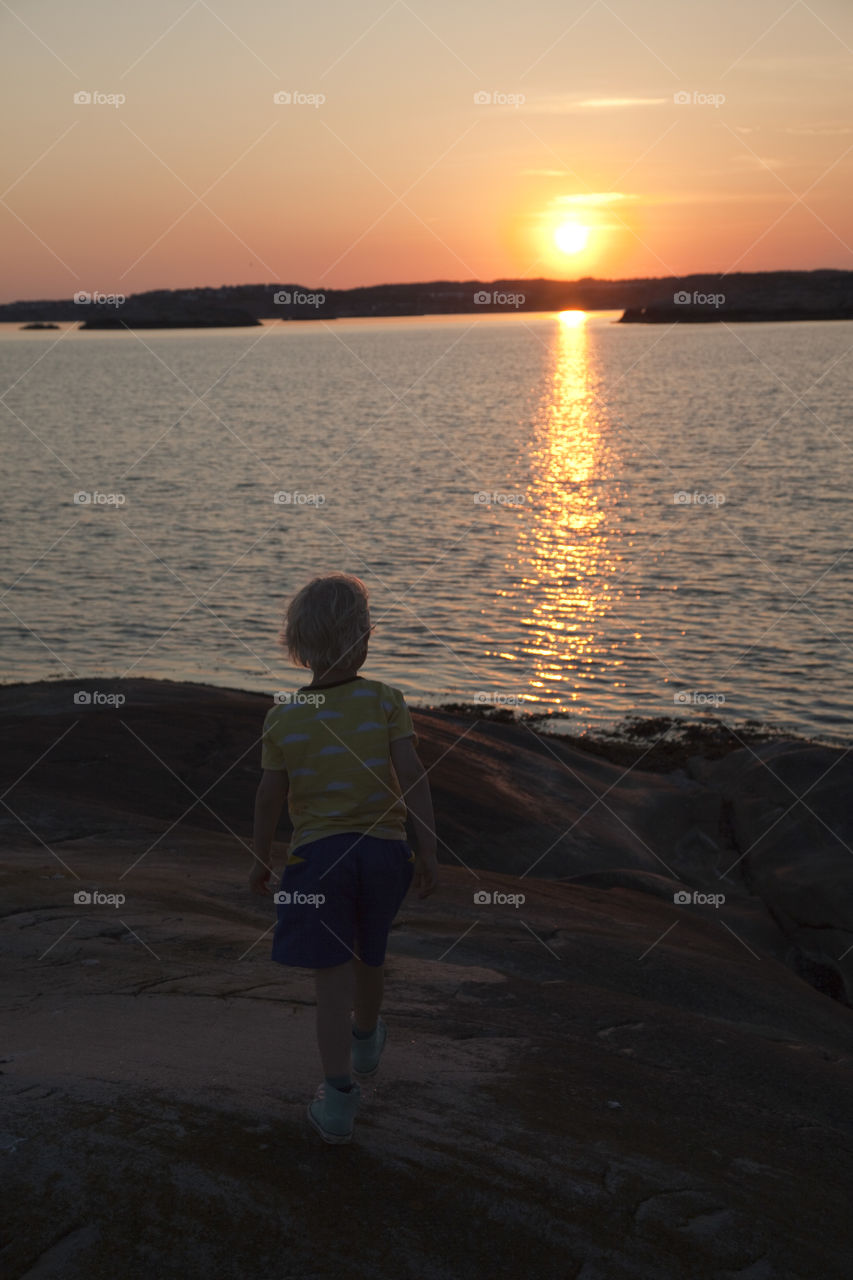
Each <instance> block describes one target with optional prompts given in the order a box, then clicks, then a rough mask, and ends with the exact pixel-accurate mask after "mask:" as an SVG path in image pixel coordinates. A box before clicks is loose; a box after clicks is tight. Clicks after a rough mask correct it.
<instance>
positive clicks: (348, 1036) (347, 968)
mask: <svg viewBox="0 0 853 1280" xmlns="http://www.w3.org/2000/svg"><path fill="white" fill-rule="evenodd" d="M314 983H315V989H316V992H317V1044H318V1046H319V1049H320V1060H321V1061H322V1063H323V1071H324V1073H325V1074H326V1075H327V1076H329V1077H338V1076H349V1074H350V1054H351V1053H352V1024H351V1022H350V1010H351V1009H352V1002H353V987H354V974H353V961H352V960H347V961H346V963H345V964H336V965H333V966H332V968H331V969H315V970H314Z"/></svg>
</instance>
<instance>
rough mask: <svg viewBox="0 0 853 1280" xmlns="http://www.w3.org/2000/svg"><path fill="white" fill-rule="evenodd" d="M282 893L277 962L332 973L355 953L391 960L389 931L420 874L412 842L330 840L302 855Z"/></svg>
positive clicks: (355, 835) (349, 835)
mask: <svg viewBox="0 0 853 1280" xmlns="http://www.w3.org/2000/svg"><path fill="white" fill-rule="evenodd" d="M294 852H295V856H296V857H297V858H302V859H303V861H302V862H293V863H289V864H288V865H287V866H286V867H285V868H284V871H283V873H282V877H281V883H280V884H279V889H278V893H277V894H276V898H275V902H276V914H277V916H278V922H277V924H276V927H275V933H274V934H273V943H272V958H273V960H276V961H277V962H278V963H279V964H289V965H295V966H296V967H297V968H300V969H329V968H331V967H332V966H333V965H338V964H344V963H345V962H346V961H347V960H351V959H352V957H353V955H354V954H357V955H358V957H359V958H360V959H361V960H363V961H364V963H365V964H369V965H374V966H379V965H381V964H382V963H383V962H384V960H385V949H386V947H387V945H388V933H389V931H390V929H391V922H392V921H393V919H394V917H395V915H396V914H397V912H398V910H399V908H400V904H401V903H402V901H403V899H404V898H405V896H406V894H407V893H408V891H409V886H410V884H411V883H412V877H413V875H414V866H413V863H414V860H415V855H414V854H413V853H412V850H411V848H410V847H409V845H408V843H407V841H405V840H382V839H380V838H379V837H378V836H369V835H364V834H362V833H361V832H358V831H354V832H345V833H343V834H342V835H335V836H325V837H324V838H323V839H321V840H313V841H312V842H311V843H310V844H303V845H300V846H299V848H298V849H296V850H295V851H294Z"/></svg>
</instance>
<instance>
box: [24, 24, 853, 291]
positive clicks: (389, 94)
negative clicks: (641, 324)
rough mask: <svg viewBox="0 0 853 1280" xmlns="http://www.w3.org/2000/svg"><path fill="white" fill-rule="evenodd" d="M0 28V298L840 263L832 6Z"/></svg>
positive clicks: (849, 228)
mask: <svg viewBox="0 0 853 1280" xmlns="http://www.w3.org/2000/svg"><path fill="white" fill-rule="evenodd" d="M0 30H2V35H3V41H2V43H3V48H4V54H3V60H4V67H3V77H2V90H1V91H2V94H3V96H4V97H5V102H4V116H5V119H6V120H7V121H9V120H14V122H15V127H14V129H13V130H12V131H11V133H12V136H11V138H10V139H9V140H8V141H7V145H6V147H5V150H4V157H3V161H2V189H3V193H4V194H3V197H2V200H3V202H2V204H0V219H2V245H3V247H2V265H3V272H2V293H0V300H2V301H10V300H13V299H17V298H57V297H70V296H71V295H72V294H73V293H74V292H75V291H77V290H79V289H84V290H95V289H98V290H101V291H103V292H122V293H125V294H128V293H133V292H138V291H139V290H143V289H152V288H164V287H166V288H177V287H182V286H192V285H219V284H236V283H246V282H255V283H256V282H264V281H270V282H271V281H283V282H298V283H301V284H304V285H306V286H309V287H310V286H316V287H323V286H327V287H339V288H345V287H348V286H353V285H359V284H375V283H381V282H389V281H411V280H432V279H458V280H467V279H472V278H477V279H482V280H491V279H495V278H498V277H515V276H521V277H524V276H552V277H558V278H559V277H562V278H566V279H576V278H578V277H580V276H585V275H595V276H605V277H611V278H612V277H621V276H661V275H679V274H688V273H690V272H694V271H714V272H717V271H718V272H721V273H722V272H727V271H733V270H739V271H749V270H753V271H756V270H773V269H777V268H784V267H789V268H803V269H808V268H813V267H822V266H823V267H844V268H853V218H851V214H850V208H851V200H850V192H851V190H853V123H851V122H853V111H851V96H853V95H851V86H853V4H850V3H849V0H810V3H809V4H808V5H806V4H805V3H801V2H800V0H795V2H794V3H793V4H789V3H782V2H781V0H780V2H779V3H770V2H769V0H754V2H753V0H750V3H749V4H744V3H742V0H736V2H735V0H719V2H718V3H713V4H712V3H698V2H696V0H690V2H685V0H643V2H642V3H641V2H640V0H630V2H629V0H607V2H605V0H585V2H584V3H578V4H572V3H566V2H565V0H530V3H526V4H521V3H519V0H512V2H511V3H510V2H508V0H469V3H467V4H464V5H462V4H459V3H458V2H457V0H376V2H375V3H374V2H373V0H367V2H365V3H361V2H360V3H358V4H353V3H351V0H348V2H344V0H322V3H316V4H308V3H292V2H288V3H281V0H252V3H249V4H246V3H245V0H241V2H240V3H237V0H210V3H207V0H146V3H145V4H144V5H133V6H132V5H129V4H119V3H116V0H97V2H96V0H79V2H78V3H75V4H68V3H67V0H29V3H24V2H23V0H10V4H9V5H8V6H4V7H3V8H2V9H0ZM81 93H82V94H89V95H95V94H100V95H103V96H105V97H112V99H113V100H112V101H92V102H88V103H86V102H75V100H74V99H75V95H79V94H81ZM276 94H285V95H287V94H289V95H290V96H291V101H290V102H286V101H284V102H276V101H275V95H276ZM122 95H123V98H124V101H118V103H117V104H116V101H115V100H116V99H117V98H120V97H121V96H122ZM477 95H479V96H480V99H481V100H480V101H478V100H477ZM678 95H681V97H682V98H686V99H687V100H686V101H683V100H678ZM484 97H485V99H486V100H485V101H483V100H482V99H483V98H484ZM294 99H298V100H294ZM565 224H569V226H570V227H571V226H573V227H575V228H577V227H580V228H582V229H586V236H587V239H586V246H585V247H584V248H581V249H579V250H578V249H575V250H574V251H571V252H564V251H562V250H560V249H559V248H558V247H557V245H556V244H555V242H554V233H555V231H556V230H557V229H558V228H559V227H561V226H564V225H565ZM582 238H583V234H582V233H578V232H576V231H575V232H569V233H568V234H567V237H566V239H567V241H568V242H569V245H570V248H571V246H572V244H573V243H575V242H577V241H578V240H579V239H582Z"/></svg>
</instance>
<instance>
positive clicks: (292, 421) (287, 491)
mask: <svg viewBox="0 0 853 1280" xmlns="http://www.w3.org/2000/svg"><path fill="white" fill-rule="evenodd" d="M619 315H620V313H619V312H590V313H583V312H561V313H539V314H522V313H519V312H515V311H510V312H509V313H508V314H489V315H483V314H473V315H461V316H447V317H445V316H418V317H406V318H394V319H382V318H371V319H340V320H335V321H325V320H323V321H320V320H314V321H288V322H281V321H270V322H265V323H264V324H263V325H262V326H261V327H260V328H248V329H223V330H213V331H200V330H192V331H189V330H188V331H178V330H169V331H166V330H161V331H140V332H130V331H119V332H103V331H93V332H83V331H81V330H80V329H79V326H77V325H73V324H72V325H61V326H60V328H59V329H58V330H56V331H46V332H32V331H24V330H22V329H20V328H19V327H17V326H16V325H9V324H4V325H0V382H2V389H3V394H2V406H3V412H2V419H0V420H2V433H3V456H4V461H5V465H6V475H7V480H6V488H5V495H4V497H5V501H4V503H3V514H2V525H0V531H1V535H2V551H3V555H2V562H3V566H4V570H3V578H4V579H5V581H4V582H3V585H2V602H3V605H4V608H3V610H2V611H0V628H2V633H3V634H2V642H3V655H4V657H3V666H2V680H3V682H4V683H6V684H10V683H17V682H21V681H34V680H50V679H72V680H74V679H81V680H82V679H86V680H92V679H95V680H97V681H99V682H100V683H101V684H102V686H103V690H104V691H105V692H109V691H117V690H120V689H121V687H122V682H123V681H126V680H129V679H132V678H138V677H143V676H144V677H154V678H165V679H170V680H185V681H194V682H201V683H209V684H213V685H217V686H223V687H228V688H238V689H248V690H256V691H260V692H265V693H269V694H270V695H273V694H275V693H277V692H282V691H284V692H286V691H292V690H295V689H297V688H298V687H299V685H301V684H304V683H307V682H308V680H309V679H310V676H309V675H308V674H307V673H305V672H304V671H300V670H299V669H297V668H295V667H293V666H292V665H291V664H290V663H289V661H288V659H287V656H286V655H285V653H284V652H283V650H282V649H281V647H280V645H279V644H278V633H279V629H280V626H281V616H282V610H283V607H284V605H285V604H286V601H287V599H288V597H289V596H290V595H292V594H293V593H294V592H295V591H297V590H298V589H299V588H300V587H301V586H302V585H303V584H304V583H305V582H306V581H308V579H309V578H311V577H313V576H315V575H318V574H323V573H328V572H332V571H342V572H345V573H352V574H356V575H357V576H358V577H360V578H361V579H362V580H363V581H364V582H365V584H366V585H367V587H368V590H369V593H370V602H371V620H372V622H373V623H374V624H375V631H374V632H373V635H372V639H371V644H370V653H369V656H368V661H367V664H366V666H365V667H364V668H363V673H364V674H365V675H369V676H372V677H373V678H376V679H381V680H385V681H386V682H388V683H390V684H394V685H396V686H398V687H399V688H401V689H402V690H403V691H404V693H405V694H406V696H407V698H408V699H409V701H410V702H411V703H412V704H414V705H421V706H442V705H448V704H451V705H455V704H459V703H474V704H479V705H480V706H482V707H483V708H484V710H486V711H491V709H493V708H505V709H508V710H509V711H510V712H511V713H512V714H514V715H517V716H522V717H547V725H548V726H549V727H551V728H553V729H555V730H556V731H563V732H571V733H579V734H593V735H594V734H596V733H602V732H604V733H607V732H611V731H614V730H616V729H617V728H618V726H620V725H625V724H630V723H636V722H637V721H638V720H640V721H647V720H648V721H651V720H653V719H655V718H658V717H675V718H683V719H699V720H703V721H707V720H709V719H710V720H713V719H717V720H722V721H723V722H724V723H726V724H729V725H732V726H737V725H746V724H747V723H748V722H757V723H758V724H760V725H762V726H769V727H772V728H774V729H778V730H781V731H784V732H790V733H793V734H797V735H801V736H805V737H809V738H813V739H817V740H820V741H826V742H830V743H846V742H850V741H852V740H853V737H852V736H851V712H853V625H851V623H853V608H851V601H853V497H852V496H851V477H853V466H851V463H853V410H851V404H853V397H851V370H853V363H851V361H853V357H851V351H853V322H847V321H836V322H832V321H826V322H810V323H760V324H726V323H714V324H674V325H624V324H619V323H618V320H619Z"/></svg>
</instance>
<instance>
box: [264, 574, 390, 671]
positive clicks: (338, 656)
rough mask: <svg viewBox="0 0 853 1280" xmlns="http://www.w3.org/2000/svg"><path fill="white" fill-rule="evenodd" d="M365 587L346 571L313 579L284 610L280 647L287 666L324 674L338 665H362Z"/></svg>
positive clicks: (366, 622)
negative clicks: (286, 657) (290, 665)
mask: <svg viewBox="0 0 853 1280" xmlns="http://www.w3.org/2000/svg"><path fill="white" fill-rule="evenodd" d="M370 631H371V626H370V611H369V609H368V604H367V587H366V586H365V585H364V583H363V582H362V581H361V579H360V578H356V577H353V576H352V575H351V574H348V573H332V574H329V575H328V576H326V577H323V578H312V579H311V581H310V582H309V583H307V584H306V585H305V586H304V587H303V588H302V590H301V591H297V593H296V595H295V596H294V597H293V598H292V600H291V601H290V603H289V604H288V606H287V609H286V612H285V615H284V625H283V627H282V629H281V634H280V635H279V643H280V644H281V645H282V646H283V648H285V649H286V650H287V653H288V655H289V657H290V660H291V662H293V663H294V664H295V665H296V666H299V667H310V669H311V670H312V671H315V672H317V673H318V674H321V675H322V674H323V673H324V672H326V671H328V670H329V669H330V668H331V667H334V666H337V665H338V663H343V662H344V661H346V662H347V664H348V665H351V666H353V667H360V666H362V665H363V663H364V661H365V659H366V658H367V641H368V637H369V635H370Z"/></svg>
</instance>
